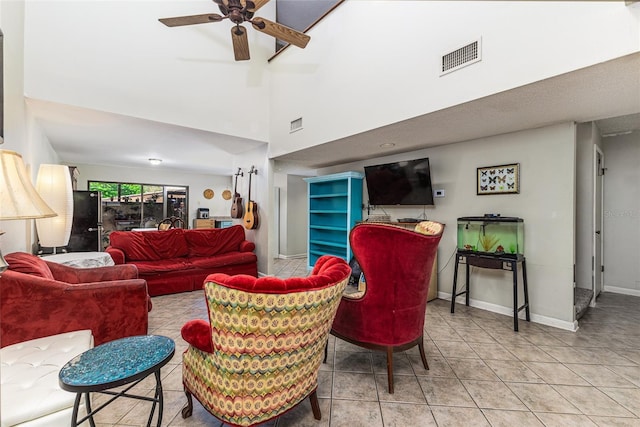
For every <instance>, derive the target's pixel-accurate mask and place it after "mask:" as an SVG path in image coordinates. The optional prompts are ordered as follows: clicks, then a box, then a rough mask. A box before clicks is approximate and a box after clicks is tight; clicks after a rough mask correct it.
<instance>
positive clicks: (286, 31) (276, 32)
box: [251, 18, 311, 49]
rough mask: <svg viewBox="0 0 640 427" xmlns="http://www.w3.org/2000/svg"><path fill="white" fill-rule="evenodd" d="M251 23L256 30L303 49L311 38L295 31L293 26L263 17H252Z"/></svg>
mask: <svg viewBox="0 0 640 427" xmlns="http://www.w3.org/2000/svg"><path fill="white" fill-rule="evenodd" d="M251 24H252V25H253V28H255V29H256V30H258V31H262V32H263V33H265V34H269V35H270V36H273V37H275V38H278V39H280V40H282V41H285V42H287V43H291V44H292V45H294V46H298V47H299V48H302V49H304V48H305V47H306V46H307V43H309V40H311V37H309V36H308V35H306V34H304V33H301V32H299V31H296V30H294V29H293V28H289V27H285V26H284V25H282V24H278V23H275V22H272V21H269V20H268V19H265V18H254V19H253V20H252V21H251Z"/></svg>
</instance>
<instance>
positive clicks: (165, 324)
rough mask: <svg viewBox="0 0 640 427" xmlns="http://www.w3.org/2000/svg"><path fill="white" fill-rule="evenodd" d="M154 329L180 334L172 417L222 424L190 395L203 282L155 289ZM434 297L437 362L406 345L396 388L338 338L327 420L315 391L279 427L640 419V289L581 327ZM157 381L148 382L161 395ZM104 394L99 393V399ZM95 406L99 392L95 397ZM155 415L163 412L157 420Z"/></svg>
mask: <svg viewBox="0 0 640 427" xmlns="http://www.w3.org/2000/svg"><path fill="white" fill-rule="evenodd" d="M304 265H305V260H277V262H276V268H277V272H276V275H278V276H280V277H288V276H292V275H296V276H302V275H306V269H305V266H304ZM153 304H154V306H153V310H152V311H151V313H150V328H149V329H150V333H153V334H161V335H166V336H169V337H171V338H173V339H174V340H175V341H176V347H177V348H176V355H175V356H174V358H173V360H172V361H171V362H170V363H169V364H168V365H167V366H165V367H164V368H163V369H162V376H163V387H164V397H165V408H164V417H163V421H162V425H163V426H220V425H221V424H220V422H219V421H217V420H216V419H215V418H213V417H212V416H211V415H209V414H208V413H207V412H206V411H205V410H204V409H202V407H201V406H200V404H199V403H197V402H196V401H194V405H195V406H194V414H193V416H192V417H191V418H188V419H186V420H184V419H182V417H181V415H180V409H181V408H182V406H183V405H184V404H185V397H184V394H183V392H182V385H181V366H180V360H181V359H180V354H181V353H182V351H184V349H185V347H186V344H185V342H184V341H183V340H182V339H181V338H180V328H181V326H182V325H183V324H184V322H186V321H187V320H190V319H193V318H198V317H201V318H206V316H207V315H206V309H205V306H204V299H203V297H202V295H201V294H200V293H199V292H192V293H183V294H177V295H167V296H161V297H155V298H153ZM512 327H513V324H512V318H511V317H509V316H503V315H499V314H495V313H490V312H487V311H483V310H479V309H474V308H470V307H465V306H464V305H459V306H457V307H456V312H455V314H451V313H449V302H448V301H444V300H434V301H432V302H430V303H429V304H428V305H427V314H426V326H425V332H426V333H425V346H426V349H427V359H428V361H429V366H430V368H431V369H430V370H429V371H426V370H424V368H423V367H422V364H421V363H420V356H419V354H418V352H417V349H413V350H411V351H407V352H406V353H400V354H396V359H395V363H394V370H395V394H393V395H390V394H388V392H387V388H386V384H387V380H386V365H385V359H384V357H383V355H382V354H381V353H375V352H373V353H372V352H369V351H367V350H364V349H361V348H359V347H355V346H353V345H350V344H347V343H345V342H343V341H340V340H336V339H335V338H334V337H331V338H330V341H329V355H330V357H329V360H328V363H326V364H325V365H324V366H322V368H321V372H320V375H319V385H318V396H319V398H320V407H321V410H322V420H321V421H315V420H314V419H313V415H312V413H311V406H310V404H309V401H308V400H305V401H303V402H302V403H301V404H300V405H298V406H297V407H296V408H295V409H294V410H292V411H291V412H289V413H287V414H285V415H284V416H282V417H281V418H279V419H277V420H275V421H273V422H270V423H267V424H266V425H268V426H275V427H284V426H317V427H321V426H331V427H338V426H348V427H359V426H372V427H376V426H403V427H404V426H440V427H445V426H581V427H582V426H640V298H639V297H629V296H623V295H617V294H611V293H604V294H603V295H601V296H600V297H599V299H598V307H597V308H596V309H589V311H588V312H587V313H586V314H585V316H584V317H583V318H582V319H581V321H580V329H579V330H578V332H576V333H573V332H568V331H563V330H559V329H555V328H551V327H547V326H543V325H538V324H533V323H530V324H528V323H526V322H524V321H521V323H520V332H519V333H516V332H514V331H513V330H512ZM153 385H154V384H153V380H149V379H147V380H145V381H144V382H143V383H141V384H140V385H138V386H137V387H138V389H139V390H140V389H142V390H143V392H145V390H148V391H146V392H148V393H151V389H152V387H153ZM101 399H104V398H103V397H102V396H100V395H97V396H96V397H95V398H94V400H95V401H100V400H101ZM94 404H95V402H94ZM149 409H150V404H149V403H147V402H140V401H133V400H129V399H119V400H117V401H116V402H114V403H112V404H111V405H109V406H108V407H107V408H106V409H105V410H104V411H103V412H101V413H99V415H98V416H97V421H98V425H99V426H141V425H146V417H147V416H148V415H147V414H148V413H149ZM154 422H155V421H154Z"/></svg>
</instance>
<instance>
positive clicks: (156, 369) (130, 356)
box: [59, 335, 175, 427]
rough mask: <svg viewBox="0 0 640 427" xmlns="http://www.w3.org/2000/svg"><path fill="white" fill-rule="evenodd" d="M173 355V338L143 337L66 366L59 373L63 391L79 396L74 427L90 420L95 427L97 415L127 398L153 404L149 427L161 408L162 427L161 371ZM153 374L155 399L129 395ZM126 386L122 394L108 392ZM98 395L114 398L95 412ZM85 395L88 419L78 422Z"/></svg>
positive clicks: (111, 344) (98, 349)
mask: <svg viewBox="0 0 640 427" xmlns="http://www.w3.org/2000/svg"><path fill="white" fill-rule="evenodd" d="M174 353H175V343H174V342H173V340H172V339H171V338H167V337H163V336H159V335H141V336H135V337H127V338H122V339H119V340H115V341H111V342H108V343H105V344H102V345H99V346H97V347H94V348H92V349H90V350H87V351H85V352H84V353H82V354H80V355H78V356H76V357H75V358H73V359H72V360H70V361H69V362H67V364H66V365H64V366H63V367H62V369H61V370H60V374H59V379H60V387H61V388H62V389H63V390H67V391H71V392H74V393H77V396H76V400H75V403H74V405H73V415H72V419H71V426H72V427H75V426H77V425H79V424H82V423H83V422H84V421H86V420H89V424H91V427H95V422H94V420H93V415H94V414H95V413H97V412H98V411H100V410H102V409H103V408H104V407H106V406H107V405H109V404H110V403H111V402H113V401H114V400H116V399H117V398H118V397H128V398H132V399H139V400H146V401H150V402H153V405H152V407H151V414H150V415H149V421H148V422H147V427H149V426H150V425H151V420H152V418H153V414H154V413H155V410H156V404H158V427H160V423H161V422H162V408H163V399H162V383H161V381H160V368H162V367H163V366H164V365H166V364H167V362H169V360H171V358H172V357H173V354H174ZM151 374H154V375H155V377H156V392H155V396H154V397H153V398H151V397H147V396H138V395H132V394H129V393H127V392H128V391H129V390H130V389H131V388H133V387H135V386H136V384H138V383H139V382H140V381H142V380H143V379H145V378H146V377H148V376H149V375H151ZM126 384H131V385H130V386H129V387H127V388H125V389H124V390H122V391H119V392H116V391H110V390H109V389H111V388H114V387H120V386H123V385H126ZM95 392H98V393H102V394H108V395H111V396H113V397H112V398H111V399H109V400H108V401H107V402H105V403H103V404H102V405H101V406H99V407H98V408H96V409H94V410H92V409H91V401H90V396H89V394H90V393H95ZM83 394H84V395H85V405H86V409H87V416H85V417H84V418H82V419H80V420H78V408H79V406H80V401H81V399H82V395H83Z"/></svg>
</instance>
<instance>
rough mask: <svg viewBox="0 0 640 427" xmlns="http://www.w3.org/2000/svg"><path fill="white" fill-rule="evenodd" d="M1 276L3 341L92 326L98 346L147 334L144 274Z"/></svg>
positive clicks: (0, 329) (0, 325)
mask: <svg viewBox="0 0 640 427" xmlns="http://www.w3.org/2000/svg"><path fill="white" fill-rule="evenodd" d="M9 273H10V272H7V273H5V274H3V275H2V278H0V280H1V281H2V287H1V290H2V295H1V296H2V298H1V299H0V307H1V310H2V322H1V324H0V331H1V334H2V344H1V345H2V346H3V347H4V346H7V345H10V344H14V343H16V342H22V341H26V340H30V339H34V338H40V337H44V336H49V335H55V334H60V333H64V332H71V331H76V330H80V329H91V331H92V333H93V336H94V338H95V343H96V345H98V344H100V343H104V342H108V341H112V340H114V339H117V338H122V337H126V336H132V335H145V334H146V333H147V328H148V292H147V283H146V281H145V280H143V279H128V280H118V281H111V282H93V283H82V284H71V285H69V284H66V283H62V282H58V281H55V280H49V279H43V278H40V277H32V276H29V275H27V274H20V273H15V274H9Z"/></svg>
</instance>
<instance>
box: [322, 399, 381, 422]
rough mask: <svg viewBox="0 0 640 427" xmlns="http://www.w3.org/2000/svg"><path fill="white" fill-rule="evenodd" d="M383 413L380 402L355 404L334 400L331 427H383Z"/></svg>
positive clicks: (349, 401) (348, 401)
mask: <svg viewBox="0 0 640 427" xmlns="http://www.w3.org/2000/svg"><path fill="white" fill-rule="evenodd" d="M383 425H384V424H383V423H382V412H381V411H380V404H379V403H378V402H354V401H351V400H341V399H333V401H332V402H331V427H355V426H367V427H383Z"/></svg>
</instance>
